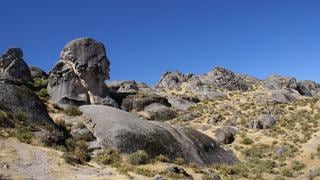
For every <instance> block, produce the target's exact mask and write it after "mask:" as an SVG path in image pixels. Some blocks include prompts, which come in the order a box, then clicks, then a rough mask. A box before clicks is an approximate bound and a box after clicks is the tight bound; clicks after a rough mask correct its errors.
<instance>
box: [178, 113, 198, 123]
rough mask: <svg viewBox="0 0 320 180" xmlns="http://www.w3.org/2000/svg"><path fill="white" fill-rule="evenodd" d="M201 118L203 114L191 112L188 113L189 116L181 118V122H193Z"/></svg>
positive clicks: (185, 115)
mask: <svg viewBox="0 0 320 180" xmlns="http://www.w3.org/2000/svg"><path fill="white" fill-rule="evenodd" d="M199 117H201V113H199V112H197V111H193V112H190V113H187V114H184V115H182V116H180V117H179V119H180V120H181V121H192V120H195V119H197V118H199Z"/></svg>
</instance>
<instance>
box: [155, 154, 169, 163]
mask: <svg viewBox="0 0 320 180" xmlns="http://www.w3.org/2000/svg"><path fill="white" fill-rule="evenodd" d="M155 160H156V161H160V162H170V159H169V158H168V157H167V156H164V155H162V154H160V155H159V156H157V157H156V158H155Z"/></svg>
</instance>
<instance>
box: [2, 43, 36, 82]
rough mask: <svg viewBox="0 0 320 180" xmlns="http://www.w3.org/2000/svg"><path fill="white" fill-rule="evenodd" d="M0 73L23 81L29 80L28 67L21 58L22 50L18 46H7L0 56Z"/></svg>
mask: <svg viewBox="0 0 320 180" xmlns="http://www.w3.org/2000/svg"><path fill="white" fill-rule="evenodd" d="M0 73H2V74H6V75H9V76H11V77H13V78H16V79H20V80H22V81H25V82H26V81H30V80H31V75H30V70H29V67H28V65H27V64H26V63H25V61H24V60H23V52H22V50H21V49H20V48H9V49H8V50H7V51H6V53H5V54H3V55H2V56H1V57H0Z"/></svg>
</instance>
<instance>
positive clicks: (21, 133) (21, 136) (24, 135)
mask: <svg viewBox="0 0 320 180" xmlns="http://www.w3.org/2000/svg"><path fill="white" fill-rule="evenodd" d="M14 136H15V137H16V138H17V139H18V140H19V141H20V142H23V143H28V144H30V143H31V140H32V138H33V137H34V135H33V134H32V132H30V131H28V130H26V129H18V130H16V131H15V134H14Z"/></svg>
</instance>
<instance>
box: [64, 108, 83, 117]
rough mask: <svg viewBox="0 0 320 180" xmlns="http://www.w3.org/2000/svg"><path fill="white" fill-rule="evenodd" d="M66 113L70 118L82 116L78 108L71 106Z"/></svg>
mask: <svg viewBox="0 0 320 180" xmlns="http://www.w3.org/2000/svg"><path fill="white" fill-rule="evenodd" d="M64 113H65V114H66V115H68V116H80V115H82V112H81V111H80V110H79V107H77V106H69V107H68V108H66V109H65V110H64Z"/></svg>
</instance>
